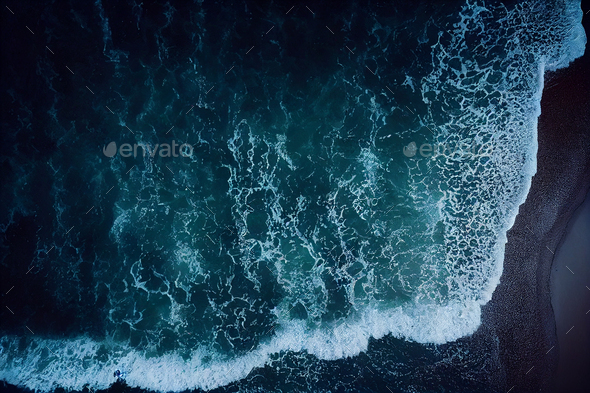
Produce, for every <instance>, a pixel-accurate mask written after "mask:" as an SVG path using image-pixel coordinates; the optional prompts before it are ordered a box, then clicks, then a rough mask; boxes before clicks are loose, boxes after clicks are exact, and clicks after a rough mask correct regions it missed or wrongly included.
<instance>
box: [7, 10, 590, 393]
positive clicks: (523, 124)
mask: <svg viewBox="0 0 590 393" xmlns="http://www.w3.org/2000/svg"><path fill="white" fill-rule="evenodd" d="M3 8H4V9H3V15H2V33H3V35H2V37H3V52H2V53H3V61H2V66H1V67H2V76H1V78H2V86H3V89H2V107H3V111H2V143H1V149H2V150H1V154H2V160H1V171H2V172H1V173H2V175H1V176H2V188H1V192H2V194H1V195H2V196H1V198H2V205H1V207H0V229H1V231H2V235H3V236H2V240H1V243H0V247H1V250H2V251H1V256H2V260H1V265H0V268H1V269H2V276H1V278H0V282H1V285H2V286H1V289H2V291H3V292H2V293H3V294H2V302H3V307H2V309H1V310H0V317H1V325H0V329H1V330H2V338H1V339H0V343H1V346H0V379H1V380H3V381H6V382H8V383H10V384H12V385H17V386H19V387H21V388H28V389H39V390H41V391H51V390H55V389H57V388H64V389H66V390H82V389H105V388H107V387H109V385H111V384H112V383H114V382H115V378H114V377H113V372H114V371H115V370H121V372H122V373H123V378H122V379H121V380H120V381H119V383H118V384H119V385H117V386H119V387H121V388H122V387H123V386H127V387H128V388H140V389H147V390H150V391H184V390H188V389H207V390H210V389H216V390H218V391H241V392H266V391H282V392H303V391H313V392H316V391H317V392H334V391H343V392H344V391H346V392H358V391H366V392H387V391H391V392H406V391H420V392H422V391H441V392H442V391H494V390H496V389H498V387H501V386H502V371H501V370H502V365H501V364H500V362H499V360H498V359H499V357H498V344H497V340H496V337H494V336H493V335H486V334H484V333H481V332H479V333H476V332H477V331H478V330H477V329H478V328H479V326H480V323H481V321H480V314H481V306H483V305H484V304H485V303H487V302H488V301H489V299H490V297H491V294H492V292H493V290H494V288H495V287H496V285H497V284H498V280H499V277H500V274H501V272H502V262H503V252H504V244H505V242H506V235H505V234H506V231H507V230H508V229H509V228H510V226H511V225H512V223H513V221H514V217H515V215H516V213H517V211H518V206H519V204H520V203H522V202H523V201H524V198H525V197H526V193H527V192H528V188H529V186H530V179H531V177H532V175H533V174H534V172H535V168H536V158H535V154H536V148H537V145H536V122H537V117H538V115H539V113H540V97H541V93H542V88H543V74H544V72H545V71H546V70H554V69H557V68H562V67H566V66H567V65H568V64H569V62H570V61H572V60H573V59H575V58H576V57H579V56H580V55H581V54H582V53H583V50H584V45H585V42H586V38H585V35H584V33H583V29H582V27H581V24H580V23H579V21H580V19H581V16H582V14H581V10H580V6H579V2H578V3H576V2H575V1H560V2H556V3H555V4H553V3H551V4H549V3H547V4H546V3H545V2H541V1H533V2H522V3H513V4H512V3H511V4H508V5H502V4H500V3H497V2H468V3H465V2H462V1H453V2H445V3H439V2H437V3H435V4H430V3H427V2H420V3H415V2H402V3H399V4H398V3H396V4H389V3H379V2H362V1H358V2H349V3H338V2H333V3H329V2H323V3H321V4H308V5H300V4H287V3H285V4H279V3H273V2H258V3H241V2H236V3H215V2H194V3H188V2H155V3H150V4H144V3H135V2H132V1H121V2H105V1H96V2H94V3H81V4H69V3H63V4H61V3H45V4H42V5H40V4H37V3H32V2H30V3H27V2H15V3H6V4H5V6H4V7H3ZM29 29H30V30H29ZM474 333H475V334H476V336H475V337H477V339H474V340H468V339H466V338H464V337H470V336H472V335H473V334H474ZM123 380H124V382H123Z"/></svg>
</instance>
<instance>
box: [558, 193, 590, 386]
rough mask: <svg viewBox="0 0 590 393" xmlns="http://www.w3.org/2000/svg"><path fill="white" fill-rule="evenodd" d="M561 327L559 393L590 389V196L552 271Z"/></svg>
mask: <svg viewBox="0 0 590 393" xmlns="http://www.w3.org/2000/svg"><path fill="white" fill-rule="evenodd" d="M550 288H551V305H552V306H553V312H554V313H555V321H556V325H557V343H558V346H557V348H558V349H559V363H558V366H557V374H556V380H555V388H556V391H559V392H570V393H576V392H580V393H582V392H587V391H588V389H590V373H589V372H588V370H590V193H588V195H587V196H586V200H585V201H584V203H583V204H582V206H580V207H579V208H578V210H576V212H575V214H574V217H573V218H572V219H571V220H570V222H569V224H568V228H567V232H566V234H565V236H564V237H563V239H562V242H561V244H560V245H559V248H558V249H557V252H556V253H555V258H554V259H553V266H552V267H551V286H550Z"/></svg>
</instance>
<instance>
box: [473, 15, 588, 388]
mask: <svg viewBox="0 0 590 393" xmlns="http://www.w3.org/2000/svg"><path fill="white" fill-rule="evenodd" d="M587 19H588V18H587V17H585V18H584V21H583V22H584V23H583V25H584V28H585V29H586V32H587V36H589V37H590V34H588V32H589V26H588V20H587ZM588 69H590V55H589V51H588V45H587V46H586V51H585V53H584V56H582V57H581V58H579V59H576V60H575V61H574V62H573V63H571V64H570V65H569V67H567V68H565V69H560V70H557V71H555V72H551V73H546V75H545V87H544V89H543V97H542V100H541V115H540V116H539V120H538V127H537V140H538V151H537V172H536V174H535V175H534V176H533V178H532V181H531V187H530V189H529V193H528V195H527V198H526V201H525V202H524V203H523V204H522V205H521V206H520V208H519V212H518V215H517V216H516V219H515V221H514V225H513V226H512V228H511V229H510V230H509V231H508V232H507V234H506V236H507V239H508V241H507V243H506V248H505V253H504V266H503V272H502V276H501V278H500V284H499V285H498V286H497V288H496V289H495V291H494V293H493V295H492V300H491V301H490V302H489V303H488V304H487V305H485V306H484V307H483V308H482V326H480V329H482V328H483V329H482V331H488V330H489V331H491V332H493V333H494V335H495V336H496V337H497V339H498V350H499V360H500V362H501V364H502V372H501V374H500V375H496V377H495V379H496V381H495V383H494V384H495V385H496V387H497V388H500V389H504V391H508V390H510V389H512V390H511V391H512V392H529V391H530V392H532V391H546V392H551V391H554V387H555V374H556V371H557V364H558V361H559V351H558V350H557V349H558V347H559V344H558V341H557V334H556V320H555V318H554V313H553V308H552V306H551V294H550V275H551V267H552V264H553V259H554V255H555V253H556V252H557V249H558V247H559V246H560V245H561V243H562V239H563V238H564V236H565V234H566V233H567V228H568V223H569V222H570V219H571V218H572V217H573V215H574V213H575V211H576V209H577V208H578V207H579V206H580V205H581V204H582V203H583V201H584V199H585V198H586V195H587V193H588V190H590V103H589V101H588V97H590V83H589V82H588V80H587V75H586V73H587V70H588Z"/></svg>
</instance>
